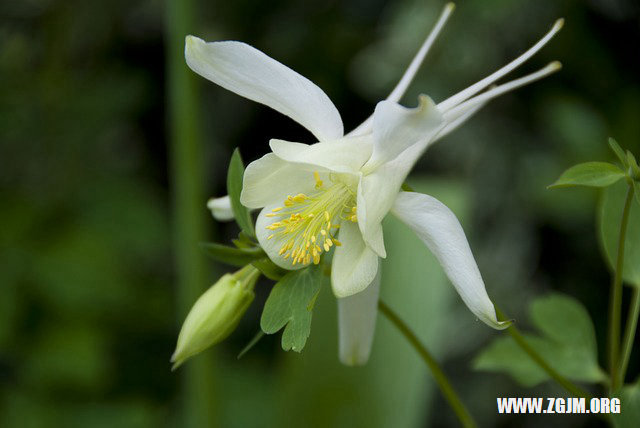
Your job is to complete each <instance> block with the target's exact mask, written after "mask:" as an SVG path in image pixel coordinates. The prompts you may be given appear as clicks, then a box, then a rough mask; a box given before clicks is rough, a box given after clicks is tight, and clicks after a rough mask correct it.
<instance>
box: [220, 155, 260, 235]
mask: <svg viewBox="0 0 640 428" xmlns="http://www.w3.org/2000/svg"><path fill="white" fill-rule="evenodd" d="M243 177H244V165H243V163H242V158H241V157H240V151H239V150H238V149H235V150H234V151H233V155H232V156H231V161H230V162H229V171H228V172H227V193H229V199H230V200H231V209H232V210H233V216H234V217H235V219H236V223H238V226H240V229H242V231H243V232H244V233H246V234H247V235H249V236H251V237H255V236H256V234H255V231H254V228H253V220H252V219H251V214H250V213H249V210H248V209H247V207H245V206H244V205H242V204H241V203H240V193H241V192H242V180H243Z"/></svg>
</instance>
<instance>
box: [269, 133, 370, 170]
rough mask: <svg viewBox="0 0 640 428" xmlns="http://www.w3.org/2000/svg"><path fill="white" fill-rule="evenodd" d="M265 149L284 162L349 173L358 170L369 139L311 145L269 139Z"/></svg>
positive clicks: (360, 138) (363, 158) (364, 157)
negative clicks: (269, 148)
mask: <svg viewBox="0 0 640 428" xmlns="http://www.w3.org/2000/svg"><path fill="white" fill-rule="evenodd" d="M269 146H270V147H271V150H273V153H274V154H275V155H276V156H278V157H279V158H280V159H283V160H286V161H288V162H295V163H303V164H306V165H310V166H314V165H315V166H319V167H322V168H326V169H327V170H330V171H335V172H342V173H352V174H355V173H358V172H359V171H360V169H361V168H362V165H364V164H365V162H366V161H367V160H368V159H369V158H370V157H371V151H372V141H371V138H370V137H356V138H341V139H338V140H335V141H327V142H324V141H323V142H321V143H316V144H311V145H308V144H301V143H292V142H289V141H284V140H277V139H273V140H271V141H270V142H269Z"/></svg>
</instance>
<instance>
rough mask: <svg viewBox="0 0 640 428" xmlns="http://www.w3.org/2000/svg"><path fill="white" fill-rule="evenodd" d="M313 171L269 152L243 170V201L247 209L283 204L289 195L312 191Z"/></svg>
mask: <svg viewBox="0 0 640 428" xmlns="http://www.w3.org/2000/svg"><path fill="white" fill-rule="evenodd" d="M314 186H315V180H314V178H313V172H312V171H309V170H307V169H305V168H303V167H301V166H300V165H298V164H293V163H290V162H286V161H283V160H282V159H280V158H279V157H278V156H276V155H274V154H273V153H268V154H266V155H264V156H263V157H261V158H260V159H258V160H255V161H253V162H251V163H250V164H249V166H247V169H246V170H245V171H244V180H243V183H242V193H241V195H240V202H241V203H242V205H244V206H245V207H248V208H262V207H264V206H266V205H271V204H282V203H283V202H284V200H285V199H286V197H287V196H288V195H297V194H298V193H307V192H310V191H312V190H313V188H314Z"/></svg>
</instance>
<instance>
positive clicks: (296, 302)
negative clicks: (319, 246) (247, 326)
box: [260, 265, 323, 352]
mask: <svg viewBox="0 0 640 428" xmlns="http://www.w3.org/2000/svg"><path fill="white" fill-rule="evenodd" d="M322 281H323V274H322V265H318V266H310V267H307V268H304V269H300V270H296V271H291V272H289V273H287V274H286V275H285V276H284V277H283V278H282V279H281V280H280V281H279V282H278V283H277V284H276V285H274V287H273V289H272V290H271V294H270V295H269V297H268V298H267V301H266V303H265V305H264V309H263V311H262V318H261V319H260V327H261V328H262V331H264V332H265V333H267V334H273V333H275V332H277V331H278V330H280V329H281V328H282V327H284V331H283V333H282V349H284V350H285V351H288V350H290V349H293V350H294V351H296V352H300V351H302V349H303V348H304V345H305V344H306V342H307V338H308V337H309V334H310V332H311V315H312V310H313V304H314V303H315V299H316V297H317V296H318V293H319V292H320V287H321V285H322Z"/></svg>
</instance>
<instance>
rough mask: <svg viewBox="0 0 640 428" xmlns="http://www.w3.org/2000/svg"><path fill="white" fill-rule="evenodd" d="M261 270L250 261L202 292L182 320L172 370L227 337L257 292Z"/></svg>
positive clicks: (172, 358)
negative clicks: (254, 291) (254, 289)
mask: <svg viewBox="0 0 640 428" xmlns="http://www.w3.org/2000/svg"><path fill="white" fill-rule="evenodd" d="M259 276H260V271H258V270H257V269H256V268H254V267H253V266H251V265H247V266H245V267H244V268H242V269H240V270H239V271H238V272H236V273H234V274H225V275H224V276H222V278H220V279H219V280H218V282H216V283H215V284H214V285H212V286H211V288H209V289H208V290H207V291H205V292H204V294H202V296H200V298H199V299H198V300H197V301H196V303H195V304H194V305H193V307H192V308H191V311H189V315H187V318H186V319H185V320H184V324H182V329H181V330H180V335H179V336H178V344H177V345H176V350H175V352H174V353H173V356H172V357H171V362H172V363H174V364H173V368H172V370H175V369H177V368H178V367H179V366H180V365H181V364H182V363H184V361H185V360H186V359H187V358H189V357H191V356H193V355H196V354H198V353H200V352H202V351H203V350H205V349H206V348H208V347H209V346H211V345H215V344H216V343H219V342H221V341H222V340H224V339H225V338H226V337H227V336H229V334H231V332H232V331H233V330H235V328H236V327H237V325H238V323H239V322H240V319H241V318H242V316H243V315H244V313H245V312H246V311H247V308H249V305H250V304H251V302H252V301H253V298H254V297H255V294H254V293H253V288H254V286H255V284H256V281H257V280H258V277H259Z"/></svg>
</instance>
